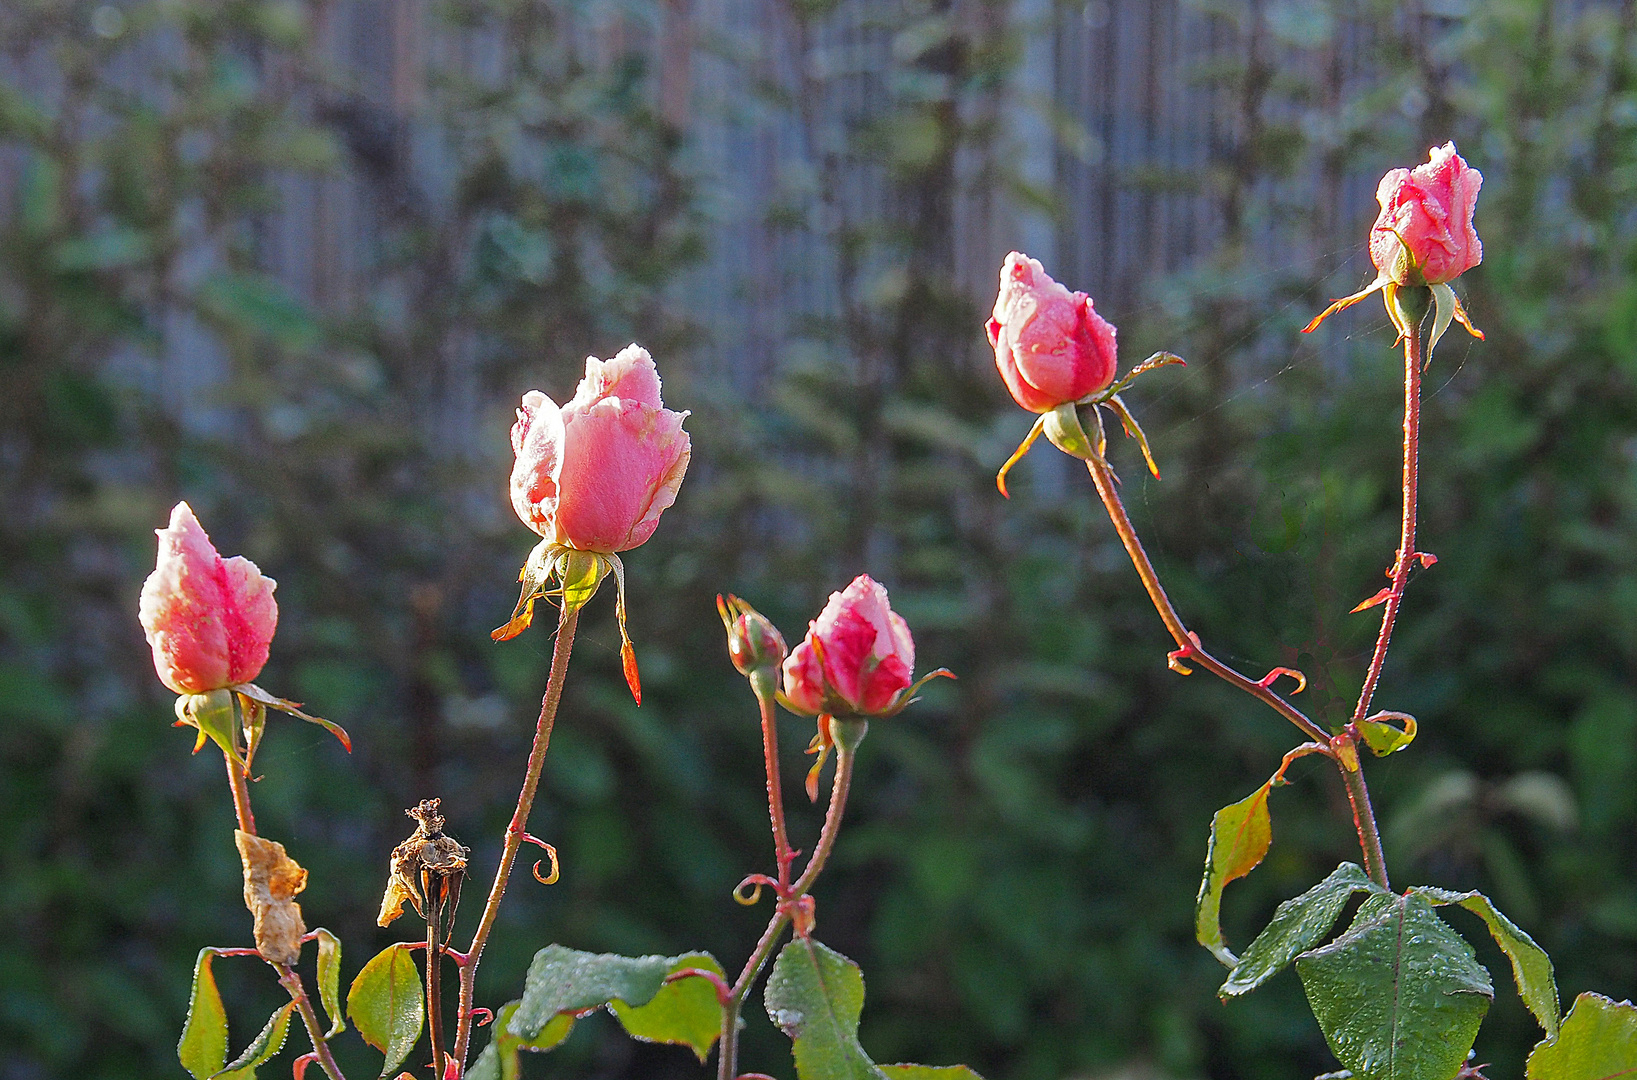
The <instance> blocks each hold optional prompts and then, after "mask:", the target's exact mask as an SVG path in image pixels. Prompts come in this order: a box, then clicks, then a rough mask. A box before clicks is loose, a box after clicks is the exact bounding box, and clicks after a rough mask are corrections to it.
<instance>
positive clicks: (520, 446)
mask: <svg viewBox="0 0 1637 1080" xmlns="http://www.w3.org/2000/svg"><path fill="white" fill-rule="evenodd" d="M687 416H688V414H687V413H686V412H674V411H672V410H670V409H667V408H666V407H665V406H664V404H663V403H662V402H661V401H660V396H659V371H658V369H656V368H655V367H654V358H653V357H651V356H649V355H648V350H647V349H644V348H643V347H642V346H640V345H630V346H627V347H626V348H625V349H623V350H621V351H620V354H619V355H618V356H616V357H614V359H612V360H606V361H605V360H599V359H597V358H596V357H594V356H591V357H587V358H586V362H585V378H583V379H581V380H580V386H579V389H578V390H576V391H575V394H574V398H573V400H571V401H570V402H569V403H568V404H567V405H563V406H561V407H559V406H558V405H557V404H556V403H555V402H553V401H552V400H551V399H550V398H549V397H547V396H546V395H544V394H542V393H541V392H540V391H538V390H530V391H529V392H528V393H526V394H524V395H523V402H522V404H521V405H519V406H518V409H517V423H516V424H514V425H513V426H512V451H513V452H514V453H515V454H516V455H517V459H516V461H515V463H514V464H513V466H512V477H511V496H512V508H513V509H514V510H516V511H517V516H518V517H519V518H521V519H522V521H523V524H525V525H527V526H528V527H529V528H531V529H533V530H534V531H535V532H536V533H538V534H540V536H541V537H542V539H541V542H540V544H539V545H538V546H537V547H536V548H535V549H534V551H533V552H532V553H531V554H530V555H529V558H528V562H526V563H525V564H524V566H523V572H522V573H521V574H520V575H519V578H520V580H521V581H522V582H523V591H522V594H521V595H520V596H519V597H518V601H517V607H516V609H515V610H514V611H513V612H512V617H511V620H510V621H509V622H508V623H506V625H505V626H502V627H500V628H499V629H497V630H495V631H493V632H492V633H491V634H490V637H492V638H494V639H495V640H496V641H506V640H508V639H510V638H514V637H516V636H517V635H518V634H521V633H522V632H523V631H524V630H525V629H527V628H528V626H529V623H530V622H532V621H533V618H534V602H535V601H536V600H537V599H539V598H540V597H541V596H545V595H548V594H550V595H555V596H559V597H561V598H562V602H563V605H564V609H565V610H572V609H575V608H578V607H580V606H582V605H584V604H585V603H586V602H587V601H589V600H590V599H591V597H592V596H593V595H595V594H596V591H597V586H598V585H600V584H601V583H602V580H603V578H604V577H606V576H607V575H608V574H610V573H612V574H613V575H614V579H615V583H616V585H617V587H618V589H619V600H618V607H617V614H618V619H619V625H620V639H621V650H620V655H621V659H622V661H623V662H624V667H625V681H626V682H627V683H628V684H629V685H630V687H631V696H632V697H634V698H636V700H637V703H638V704H639V705H640V704H641V703H642V684H641V682H640V680H639V678H638V675H637V660H636V652H635V650H634V649H633V648H632V646H631V638H630V636H629V635H628V634H627V633H626V629H625V567H624V565H623V564H622V563H621V562H620V559H619V556H618V555H617V554H615V553H616V552H620V551H628V550H629V549H631V548H634V547H636V546H638V545H639V544H642V543H645V542H646V541H647V540H648V538H649V537H650V536H652V535H654V530H655V529H656V528H658V527H659V516H660V515H661V514H662V513H664V512H665V510H666V509H667V508H669V507H670V505H671V504H672V503H674V502H676V492H677V489H678V488H680V487H681V486H682V475H683V474H684V473H685V472H687V470H688V457H689V453H690V447H689V441H688V433H687V432H686V431H683V430H682V421H683V420H684V419H686V418H687ZM554 580H555V581H556V582H558V585H557V587H555V588H553V587H552V582H553V581H554Z"/></svg>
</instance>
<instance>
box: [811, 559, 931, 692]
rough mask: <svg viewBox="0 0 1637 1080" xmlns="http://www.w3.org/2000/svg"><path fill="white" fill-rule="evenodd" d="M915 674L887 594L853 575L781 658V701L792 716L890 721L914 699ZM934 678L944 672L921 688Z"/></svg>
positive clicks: (911, 645) (905, 630)
mask: <svg viewBox="0 0 1637 1080" xmlns="http://www.w3.org/2000/svg"><path fill="white" fill-rule="evenodd" d="M914 671H915V641H914V639H913V638H911V637H910V633H909V626H908V625H907V624H906V623H905V622H904V620H903V617H902V616H900V615H899V614H898V613H897V612H896V611H893V610H892V606H891V605H890V604H889V602H888V600H887V590H886V589H884V588H882V586H881V584H880V583H879V582H877V581H876V580H875V579H873V578H871V577H870V576H869V575H868V574H860V575H858V577H856V578H854V579H853V583H852V584H851V585H848V586H847V587H846V588H845V589H843V590H842V591H841V592H837V593H831V594H830V602H829V603H827V604H825V605H824V610H823V611H822V612H820V613H819V617H818V618H817V619H814V620H813V621H812V623H810V624H809V625H808V629H807V637H806V638H804V639H803V640H802V643H801V644H800V645H797V646H796V648H795V651H793V652H792V653H791V654H790V655H789V657H787V658H786V659H785V662H784V697H785V699H786V701H787V703H788V704H789V705H790V707H791V708H793V709H794V710H796V711H797V712H804V713H808V714H813V715H816V714H819V713H828V714H830V715H834V716H860V717H869V716H892V715H894V714H895V713H897V712H899V711H900V710H901V709H902V708H903V707H904V706H905V705H907V704H908V703H909V698H911V697H913V696H914V694H913V689H914V687H913V686H912V683H913V678H912V676H913V673H914ZM935 675H949V672H947V671H944V670H943V669H941V668H940V669H939V670H938V671H935V672H932V673H931V674H930V675H927V676H926V677H925V678H923V679H922V680H921V681H922V682H925V681H926V679H930V678H932V677H933V676H935ZM914 685H915V686H918V685H919V684H914ZM906 691H909V692H908V693H906Z"/></svg>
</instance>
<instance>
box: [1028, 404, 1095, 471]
mask: <svg viewBox="0 0 1637 1080" xmlns="http://www.w3.org/2000/svg"><path fill="white" fill-rule="evenodd" d="M1092 408H1093V410H1094V411H1095V408H1096V406H1093V407H1092ZM1042 419H1043V420H1044V424H1043V425H1042V430H1043V431H1044V432H1045V435H1046V438H1048V439H1050V440H1051V443H1052V445H1053V446H1055V447H1057V448H1058V449H1059V450H1061V451H1063V453H1065V454H1067V455H1069V456H1070V457H1076V458H1079V459H1080V460H1081V461H1090V460H1092V459H1093V458H1097V457H1101V456H1102V455H1101V454H1099V453H1098V450H1097V447H1096V446H1094V445H1093V444H1092V441H1091V439H1089V438H1088V437H1087V436H1086V429H1085V428H1084V427H1083V426H1081V423H1080V413H1079V410H1078V409H1077V408H1076V407H1075V405H1074V404H1073V403H1072V402H1071V403H1069V404H1067V405H1059V406H1058V407H1057V408H1055V409H1053V410H1052V411H1051V412H1049V413H1046V414H1044V416H1043V417H1042Z"/></svg>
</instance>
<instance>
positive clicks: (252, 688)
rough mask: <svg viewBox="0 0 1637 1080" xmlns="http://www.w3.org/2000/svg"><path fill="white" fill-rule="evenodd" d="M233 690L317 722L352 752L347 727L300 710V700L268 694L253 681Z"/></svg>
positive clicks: (253, 699) (299, 717) (309, 721)
mask: <svg viewBox="0 0 1637 1080" xmlns="http://www.w3.org/2000/svg"><path fill="white" fill-rule="evenodd" d="M233 690H234V692H235V693H237V694H239V695H240V696H241V697H246V698H249V699H250V700H251V701H258V702H260V703H261V704H263V705H266V706H268V707H269V708H273V709H277V710H278V711H279V712H282V713H288V714H289V715H291V716H293V717H295V718H296V719H297V720H305V721H307V722H308V723H309V724H317V725H318V726H319V727H321V728H323V729H324V730H325V731H328V732H329V733H330V734H331V735H334V736H335V737H336V740H337V741H338V742H340V743H341V746H342V747H343V748H344V749H345V750H346V751H347V753H349V754H350V753H352V736H350V735H348V734H347V729H346V728H344V727H342V726H341V725H340V724H337V723H336V722H335V721H333V720H326V719H324V718H323V717H322V716H311V715H309V714H307V713H304V712H302V711H301V702H299V701H289V700H287V699H285V698H281V697H279V696H277V695H275V694H269V693H268V692H267V691H266V690H263V689H262V688H261V687H259V686H257V685H256V684H255V683H239V684H238V685H237V686H235V687H233Z"/></svg>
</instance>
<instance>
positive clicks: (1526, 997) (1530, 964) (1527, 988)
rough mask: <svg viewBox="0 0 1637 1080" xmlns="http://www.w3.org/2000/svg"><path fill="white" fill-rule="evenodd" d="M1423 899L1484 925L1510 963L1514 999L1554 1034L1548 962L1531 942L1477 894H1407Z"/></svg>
mask: <svg viewBox="0 0 1637 1080" xmlns="http://www.w3.org/2000/svg"><path fill="white" fill-rule="evenodd" d="M1410 891H1411V892H1412V893H1417V894H1419V895H1421V896H1425V897H1427V898H1428V899H1429V900H1431V901H1432V902H1433V904H1434V905H1440V904H1455V905H1457V906H1459V907H1463V908H1466V909H1467V910H1468V911H1470V912H1472V913H1473V914H1474V915H1476V916H1478V917H1479V918H1480V919H1482V920H1483V921H1484V925H1485V926H1487V927H1489V935H1490V936H1491V937H1493V938H1494V939H1495V944H1497V945H1499V946H1500V947H1501V951H1502V952H1504V953H1505V954H1506V958H1507V959H1508V960H1510V961H1511V962H1512V978H1513V979H1514V980H1515V981H1516V982H1517V984H1518V996H1519V997H1521V998H1523V1003H1524V1004H1525V1005H1527V1006H1528V1007H1529V1011H1530V1012H1532V1013H1534V1014H1535V1019H1536V1020H1539V1021H1540V1026H1541V1028H1542V1029H1544V1030H1545V1032H1546V1037H1547V1038H1548V1039H1550V1038H1552V1037H1553V1036H1555V1035H1556V1034H1557V1032H1558V1000H1557V980H1556V979H1555V978H1554V977H1553V974H1552V958H1551V957H1549V956H1547V955H1546V950H1545V949H1542V948H1541V947H1540V946H1539V945H1536V944H1535V939H1534V938H1532V937H1530V936H1529V935H1528V934H1526V933H1524V932H1523V930H1521V929H1520V928H1519V927H1518V925H1517V924H1516V923H1514V922H1513V921H1512V920H1511V919H1508V918H1507V917H1506V916H1505V915H1503V914H1501V913H1500V911H1498V910H1497V909H1496V907H1495V904H1494V902H1493V901H1491V900H1490V899H1489V897H1487V896H1485V895H1484V894H1483V893H1481V892H1452V891H1450V890H1449V889H1438V888H1433V887H1432V886H1430V885H1417V886H1415V887H1414V888H1413V889H1411V890H1410Z"/></svg>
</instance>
